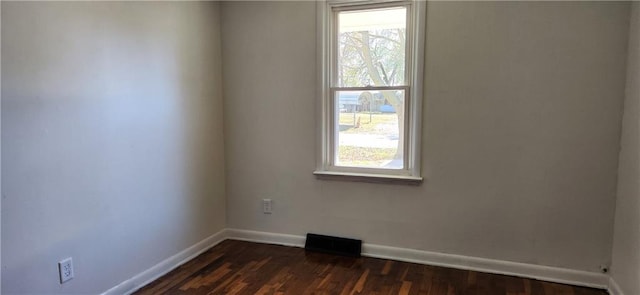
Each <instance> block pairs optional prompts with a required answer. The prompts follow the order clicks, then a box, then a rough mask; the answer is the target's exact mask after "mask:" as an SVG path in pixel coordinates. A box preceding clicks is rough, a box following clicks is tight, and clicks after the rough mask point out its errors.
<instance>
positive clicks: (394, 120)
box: [339, 112, 398, 135]
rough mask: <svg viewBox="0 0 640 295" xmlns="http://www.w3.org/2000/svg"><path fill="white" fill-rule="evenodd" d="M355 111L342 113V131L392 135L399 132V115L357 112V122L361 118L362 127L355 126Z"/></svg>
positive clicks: (340, 121)
mask: <svg viewBox="0 0 640 295" xmlns="http://www.w3.org/2000/svg"><path fill="white" fill-rule="evenodd" d="M353 118H354V116H353V113H340V120H339V123H340V132H345V133H367V134H376V135H378V134H381V135H390V134H397V133H398V115H396V114H382V113H373V114H371V116H369V113H367V112H362V113H356V114H355V118H356V119H355V122H357V121H358V119H360V127H357V128H356V126H354V125H355V123H354V119H353Z"/></svg>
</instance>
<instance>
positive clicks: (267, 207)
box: [262, 199, 273, 214]
mask: <svg viewBox="0 0 640 295" xmlns="http://www.w3.org/2000/svg"><path fill="white" fill-rule="evenodd" d="M271 212H273V203H272V201H271V199H262V213H264V214H271Z"/></svg>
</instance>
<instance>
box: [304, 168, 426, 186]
mask: <svg viewBox="0 0 640 295" xmlns="http://www.w3.org/2000/svg"><path fill="white" fill-rule="evenodd" d="M313 174H314V175H316V177H317V178H318V179H321V180H338V181H355V182H371V183H389V184H407V185H420V184H422V182H423V178H422V177H416V176H407V175H382V174H368V173H353V172H336V171H322V170H318V171H314V172H313Z"/></svg>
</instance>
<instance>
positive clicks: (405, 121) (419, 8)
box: [315, 1, 425, 181]
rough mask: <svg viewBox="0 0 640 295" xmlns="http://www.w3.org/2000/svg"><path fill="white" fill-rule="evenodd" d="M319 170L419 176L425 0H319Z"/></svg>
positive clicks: (405, 177) (384, 176)
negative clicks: (321, 0)
mask: <svg viewBox="0 0 640 295" xmlns="http://www.w3.org/2000/svg"><path fill="white" fill-rule="evenodd" d="M318 13H319V15H318V23H319V26H318V27H319V33H318V34H319V41H320V42H319V43H320V44H321V47H320V48H321V49H322V50H320V52H321V54H320V56H319V67H320V69H321V74H320V82H319V84H320V89H319V95H320V97H321V98H322V115H321V119H322V124H321V126H322V130H321V140H320V142H321V145H322V148H321V154H320V156H319V159H318V170H317V171H316V172H315V174H317V175H334V176H335V175H337V176H353V177H359V178H364V179H394V180H398V179H400V180H407V181H420V180H422V178H421V176H420V123H421V116H420V115H421V100H422V84H423V80H422V77H423V75H422V71H423V60H424V37H423V36H424V18H425V3H424V1H357V2H354V1H326V2H318Z"/></svg>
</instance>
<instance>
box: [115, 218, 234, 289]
mask: <svg viewBox="0 0 640 295" xmlns="http://www.w3.org/2000/svg"><path fill="white" fill-rule="evenodd" d="M226 235H227V232H226V230H224V229H223V230H221V231H219V232H217V233H215V234H213V235H211V236H209V237H208V238H205V239H204V240H202V241H200V242H198V243H196V244H194V245H193V246H191V247H189V248H187V249H184V250H182V251H180V252H179V253H178V254H176V255H173V256H171V257H169V258H167V259H165V260H164V261H162V262H160V263H158V264H156V265H154V266H152V267H151V268H149V269H147V270H145V271H143V272H141V273H139V274H137V275H135V276H134V277H132V278H130V279H128V280H126V281H124V282H122V283H120V284H118V285H117V286H115V287H113V288H111V289H109V290H107V291H106V292H104V293H102V295H122V294H127V295H128V294H131V293H133V292H135V291H136V290H138V289H140V288H142V287H144V286H145V285H147V284H149V283H151V282H153V281H154V280H156V279H158V278H160V277H161V276H163V275H165V274H167V273H168V272H170V271H172V270H173V269H175V268H176V267H178V266H180V265H182V264H184V263H185V262H187V261H189V260H191V259H193V258H195V257H196V256H198V255H200V254H202V253H203V252H204V251H206V250H208V249H209V248H211V247H213V246H215V245H217V244H218V243H220V242H222V241H224V240H226V239H227V237H226Z"/></svg>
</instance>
